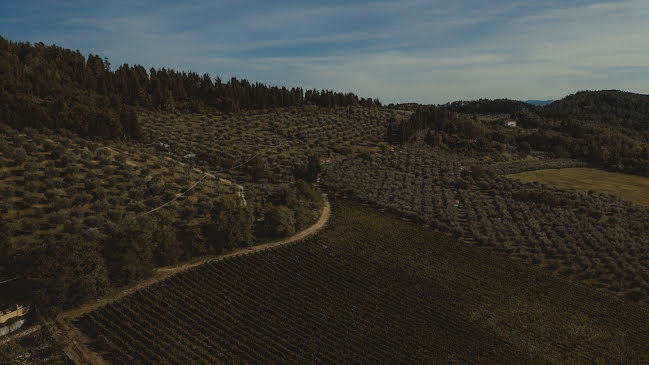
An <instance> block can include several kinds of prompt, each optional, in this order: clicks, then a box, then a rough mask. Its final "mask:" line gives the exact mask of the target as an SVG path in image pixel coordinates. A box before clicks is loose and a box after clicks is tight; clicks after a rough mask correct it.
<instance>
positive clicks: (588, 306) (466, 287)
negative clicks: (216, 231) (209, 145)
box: [76, 200, 649, 363]
mask: <svg viewBox="0 0 649 365" xmlns="http://www.w3.org/2000/svg"><path fill="white" fill-rule="evenodd" d="M76 325H78V326H79V327H80V328H81V329H82V330H83V331H84V332H85V333H86V334H87V335H89V336H91V337H92V338H94V339H95V343H94V345H93V346H94V348H95V349H96V350H97V351H98V352H100V353H101V354H102V355H103V357H104V358H105V359H107V360H109V361H110V362H112V363H137V362H140V363H215V362H237V363H238V362H242V361H248V362H264V363H286V362H299V363H340V362H353V363H378V362H381V363H395V362H402V363H403V362H407V363H417V362H431V361H439V362H443V363H448V362H461V363H477V362H486V361H493V362H500V363H510V362H517V363H546V362H575V361H578V362H584V363H592V362H598V361H600V362H601V361H610V362H621V361H647V360H649V358H648V356H647V354H649V341H648V340H649V312H648V311H647V309H646V308H645V307H643V306H640V305H637V304H634V303H631V302H629V301H626V300H624V299H620V298H616V297H613V296H610V295H608V294H607V293H604V292H600V291H598V290H595V289H592V288H590V287H588V286H584V285H581V284H576V283H573V282H570V281H568V280H566V279H565V278H562V277H558V276H554V275H552V274H549V273H546V272H543V271H539V270H537V269H534V268H533V267H529V266H528V265H525V264H524V263H521V262H519V261H512V260H511V259H508V258H505V257H502V256H499V255H497V254H494V253H493V252H492V251H490V250H486V249H484V248H479V247H475V246H472V245H466V244H464V243H461V242H458V241H456V240H454V239H453V238H452V237H450V236H448V235H445V234H441V233H435V232H433V231H430V230H427V229H424V228H422V227H420V226H418V225H415V224H413V223H409V222H406V221H403V220H401V219H399V218H396V217H394V216H391V215H388V214H385V213H380V212H377V211H375V210H372V209H370V208H367V207H364V206H361V205H358V204H357V203H351V202H347V201H341V200H338V201H337V202H336V203H335V204H334V212H333V216H332V221H331V222H330V225H329V226H328V228H326V229H325V230H324V231H323V232H322V233H320V234H319V235H318V236H316V237H315V238H313V239H309V240H307V241H305V242H303V243H298V244H295V245H292V246H284V247H282V248H279V249H276V250H272V251H265V252H261V253H257V254H254V255H249V256H241V257H237V258H233V259H229V260H226V261H222V262H217V263H211V264H206V265H203V266H199V267H197V268H195V269H192V270H190V271H188V272H185V273H182V274H179V275H176V276H174V277H172V278H170V279H167V280H165V281H163V282H160V283H158V284H156V285H154V286H152V287H149V288H148V289H146V290H143V291H140V292H137V293H135V294H132V295H130V296H128V297H126V298H124V299H122V300H120V301H118V302H115V303H113V304H110V305H108V306H105V307H102V308H100V309H98V310H96V311H94V312H91V313H90V314H88V315H86V316H85V317H82V318H81V319H80V320H79V321H78V322H77V323H76Z"/></svg>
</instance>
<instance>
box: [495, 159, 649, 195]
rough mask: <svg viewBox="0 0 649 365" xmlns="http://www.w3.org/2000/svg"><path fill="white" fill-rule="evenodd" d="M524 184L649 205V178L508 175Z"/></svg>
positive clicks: (562, 172)
mask: <svg viewBox="0 0 649 365" xmlns="http://www.w3.org/2000/svg"><path fill="white" fill-rule="evenodd" d="M507 177H509V178H512V179H517V180H520V181H523V182H532V181H538V182H540V183H543V184H546V185H549V186H555V187H559V188H575V189H576V190H582V191H588V190H595V191H599V192H602V193H607V194H611V195H615V196H617V197H620V198H622V199H626V200H630V201H634V202H637V203H641V204H649V178H646V177H642V176H636V175H628V174H621V173H617V172H608V171H603V170H598V169H591V168H583V167H577V168H568V169H550V170H536V171H527V172H521V173H519V174H512V175H507Z"/></svg>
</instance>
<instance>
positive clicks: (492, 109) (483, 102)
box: [440, 99, 534, 114]
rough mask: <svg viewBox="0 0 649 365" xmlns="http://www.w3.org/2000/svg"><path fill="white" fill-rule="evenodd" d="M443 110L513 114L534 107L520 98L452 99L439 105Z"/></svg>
mask: <svg viewBox="0 0 649 365" xmlns="http://www.w3.org/2000/svg"><path fill="white" fill-rule="evenodd" d="M440 107H441V108H443V109H445V110H450V111H454V112H457V113H465V114H472V113H476V114H513V113H518V112H521V111H524V110H527V109H529V108H532V107H534V106H533V105H531V104H528V103H525V102H522V101H520V100H510V99H493V100H492V99H478V100H471V101H465V100H461V101H454V102H451V103H446V104H443V105H440Z"/></svg>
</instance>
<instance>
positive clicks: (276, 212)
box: [264, 205, 295, 238]
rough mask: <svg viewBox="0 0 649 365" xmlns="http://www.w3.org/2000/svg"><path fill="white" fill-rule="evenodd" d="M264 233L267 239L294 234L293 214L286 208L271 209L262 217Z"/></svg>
mask: <svg viewBox="0 0 649 365" xmlns="http://www.w3.org/2000/svg"><path fill="white" fill-rule="evenodd" d="M264 228H265V229H264V231H265V233H266V234H267V235H268V236H269V237H274V238H276V237H285V236H289V235H292V234H293V233H295V213H294V212H293V210H291V209H289V208H288V207H286V206H283V205H280V206H275V207H273V208H271V210H270V211H269V212H268V213H266V215H265V217H264Z"/></svg>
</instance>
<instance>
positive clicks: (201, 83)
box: [0, 37, 381, 138]
mask: <svg viewBox="0 0 649 365" xmlns="http://www.w3.org/2000/svg"><path fill="white" fill-rule="evenodd" d="M0 80H2V83H1V84H0V123H7V124H9V125H11V126H13V127H16V128H22V127H26V126H29V127H48V128H66V129H70V130H73V131H75V132H77V133H79V134H81V135H82V136H90V137H104V138H114V137H137V136H138V135H139V128H138V126H137V121H136V118H135V114H134V113H132V110H131V109H132V108H133V107H137V106H139V107H146V108H155V109H160V110H163V111H173V110H175V109H182V110H184V111H189V112H201V111H204V110H205V109H206V108H214V109H218V110H220V111H223V112H232V111H237V110H239V109H257V108H273V107H288V106H296V105H304V104H313V105H318V106H323V107H335V106H348V105H362V106H368V107H373V106H380V105H381V104H380V102H379V101H378V99H377V100H372V99H364V98H360V99H359V98H358V96H356V95H354V94H352V93H346V94H344V93H337V92H332V91H328V90H320V91H319V90H304V89H302V88H292V89H287V88H285V87H274V86H267V85H264V84H260V83H254V84H253V83H250V82H248V81H247V80H237V79H236V78H232V79H231V80H230V81H228V82H222V81H221V80H220V79H219V78H218V77H217V78H216V79H212V78H211V77H210V76H209V75H207V74H204V75H202V76H201V75H198V74H197V73H194V72H189V73H186V72H179V71H174V70H171V69H165V68H162V69H159V70H156V69H153V68H152V69H150V70H148V71H147V70H146V69H145V68H144V67H143V66H140V65H135V66H129V65H126V64H125V65H122V66H120V67H118V68H117V69H116V70H115V71H112V70H111V67H110V63H109V61H108V59H106V58H102V57H100V56H97V55H92V54H91V55H89V56H88V57H87V58H86V57H84V56H83V55H82V54H81V53H80V52H79V51H71V50H68V49H64V48H61V47H58V46H47V45H44V44H43V43H36V44H33V45H32V44H30V43H15V42H10V41H8V40H6V39H4V38H2V37H0Z"/></svg>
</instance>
